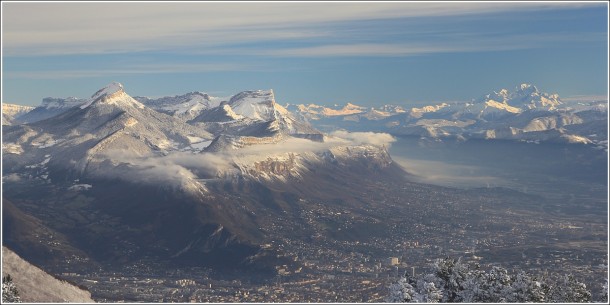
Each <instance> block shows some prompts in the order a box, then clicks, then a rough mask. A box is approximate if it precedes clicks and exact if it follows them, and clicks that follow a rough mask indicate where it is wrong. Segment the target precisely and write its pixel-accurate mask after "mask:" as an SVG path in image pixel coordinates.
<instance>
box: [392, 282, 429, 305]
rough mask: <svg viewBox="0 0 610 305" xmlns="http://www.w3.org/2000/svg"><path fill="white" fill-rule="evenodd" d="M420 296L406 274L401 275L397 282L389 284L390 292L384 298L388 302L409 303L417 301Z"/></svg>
mask: <svg viewBox="0 0 610 305" xmlns="http://www.w3.org/2000/svg"><path fill="white" fill-rule="evenodd" d="M418 299H421V296H420V295H419V293H417V291H416V290H415V287H413V285H411V283H409V279H408V278H407V277H406V276H403V277H401V278H400V279H399V280H398V282H396V283H394V284H392V285H390V294H389V295H388V297H387V298H386V302H388V303H410V302H417V300H418Z"/></svg>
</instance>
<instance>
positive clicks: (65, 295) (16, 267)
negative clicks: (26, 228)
mask: <svg viewBox="0 0 610 305" xmlns="http://www.w3.org/2000/svg"><path fill="white" fill-rule="evenodd" d="M7 274H10V275H11V277H12V278H13V282H14V283H15V286H16V287H17V291H18V292H19V296H20V297H21V301H22V302H26V303H47V302H50V303H61V302H69V303H93V302H94V301H93V300H92V299H91V293H89V291H86V290H83V289H81V288H78V287H76V286H74V285H71V284H69V283H67V282H64V281H60V280H58V279H56V278H54V277H53V276H51V275H49V274H48V273H46V272H44V271H43V270H41V269H40V268H38V267H36V266H34V265H32V264H30V263H28V262H27V261H25V260H23V259H22V258H21V257H19V255H17V254H15V252H13V251H11V250H10V249H8V248H6V247H4V246H3V247H2V276H5V275H7Z"/></svg>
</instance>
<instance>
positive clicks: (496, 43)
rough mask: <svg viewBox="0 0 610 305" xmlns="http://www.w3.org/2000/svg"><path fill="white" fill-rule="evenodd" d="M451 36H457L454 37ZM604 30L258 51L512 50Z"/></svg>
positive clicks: (584, 38)
mask: <svg viewBox="0 0 610 305" xmlns="http://www.w3.org/2000/svg"><path fill="white" fill-rule="evenodd" d="M451 39H454V40H453V41H452V40H451ZM602 39H606V36H605V34H603V33H588V34H574V33H568V34H544V35H540V34H531V35H509V36H500V37H481V36H476V35H474V34H470V35H469V34H462V35H460V40H459V41H457V40H455V37H446V39H439V41H436V42H430V43H354V44H328V45H319V46H311V47H302V48H284V49H273V50H259V51H258V52H257V51H253V52H252V53H254V54H258V55H269V56H284V57H331V56H414V55H422V54H431V53H454V52H481V51H510V50H520V49H533V48H540V47H547V46H548V44H550V43H568V42H569V43H582V42H591V41H602Z"/></svg>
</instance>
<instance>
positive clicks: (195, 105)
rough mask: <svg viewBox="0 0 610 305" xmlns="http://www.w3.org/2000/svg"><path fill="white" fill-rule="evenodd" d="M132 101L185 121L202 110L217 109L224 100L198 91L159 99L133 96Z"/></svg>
mask: <svg viewBox="0 0 610 305" xmlns="http://www.w3.org/2000/svg"><path fill="white" fill-rule="evenodd" d="M134 99H135V100H137V101H139V102H141V103H143V104H145V105H146V106H148V107H150V108H153V109H155V110H157V111H160V112H164V113H167V114H170V115H173V116H177V117H180V118H183V119H185V120H190V119H193V118H194V117H196V116H197V115H199V114H200V113H201V111H202V110H206V109H210V108H214V107H218V105H220V102H221V101H223V100H224V98H221V97H214V96H210V95H209V94H207V93H203V92H199V91H195V92H189V93H187V94H183V95H176V96H165V97H161V98H150V97H142V96H134Z"/></svg>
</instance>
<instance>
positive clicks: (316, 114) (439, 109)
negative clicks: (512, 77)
mask: <svg viewBox="0 0 610 305" xmlns="http://www.w3.org/2000/svg"><path fill="white" fill-rule="evenodd" d="M289 109H291V110H293V111H295V113H296V114H297V116H300V117H302V118H304V119H306V120H308V121H310V122H312V123H313V124H314V125H316V126H320V127H322V126H335V127H336V126H338V127H340V128H345V129H348V130H358V131H363V130H369V131H377V132H389V133H391V134H396V135H416V136H424V137H432V138H442V137H457V138H462V139H469V138H484V139H502V140H518V141H531V142H540V141H552V142H561V143H582V144H591V145H595V146H598V147H600V148H605V149H607V135H608V134H607V122H608V121H607V113H608V102H607V101H604V102H570V103H567V102H563V101H562V100H561V99H560V98H559V96H558V95H557V94H548V93H544V92H541V91H539V90H538V88H536V87H535V86H533V85H530V84H521V85H519V86H517V87H515V88H514V89H513V90H510V91H509V90H507V89H501V90H499V91H497V92H492V93H489V94H486V95H484V96H482V97H480V98H478V99H474V100H472V101H471V102H468V103H440V104H436V105H428V106H424V107H413V108H411V109H404V108H402V107H399V106H389V105H387V106H383V107H379V108H370V109H368V110H367V109H364V108H363V107H358V106H355V105H353V104H348V105H346V106H345V107H343V108H341V109H337V110H334V109H329V108H326V107H323V106H317V105H308V106H306V105H296V106H289Z"/></svg>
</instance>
